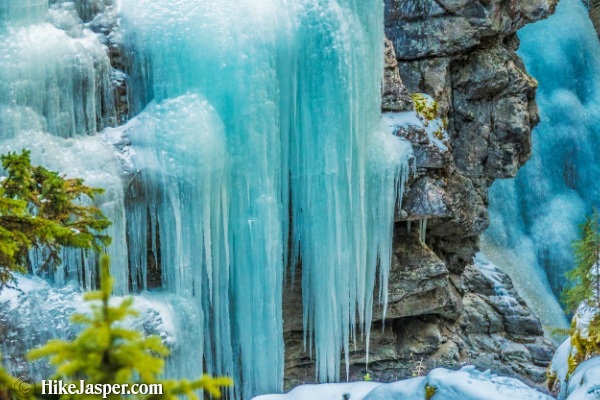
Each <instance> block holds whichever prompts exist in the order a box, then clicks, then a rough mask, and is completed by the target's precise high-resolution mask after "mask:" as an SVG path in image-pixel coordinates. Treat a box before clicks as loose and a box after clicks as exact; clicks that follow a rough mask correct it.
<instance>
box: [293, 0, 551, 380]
mask: <svg viewBox="0 0 600 400" xmlns="http://www.w3.org/2000/svg"><path fill="white" fill-rule="evenodd" d="M555 6H556V1H555V0H526V1H519V0H510V1H500V0H492V1H487V2H483V1H475V0H458V1H457V0H386V34H387V36H388V38H389V39H390V42H388V43H387V44H386V70H385V79H386V82H385V84H384V89H383V97H384V101H383V111H384V112H393V113H394V114H388V115H389V118H390V119H392V120H394V121H401V123H398V124H397V125H395V126H394V127H395V132H396V134H397V135H399V136H402V137H404V138H406V139H408V140H410V141H411V142H412V143H413V146H414V150H415V159H416V171H417V172H416V174H415V177H414V179H413V180H412V182H411V185H410V186H409V188H408V189H407V192H406V195H405V198H404V201H403V207H402V209H400V210H398V212H397V219H396V221H397V222H396V233H395V244H394V254H393V266H392V271H391V274H390V283H389V288H390V293H389V294H390V303H389V307H388V310H387V314H386V315H385V316H384V315H383V314H382V313H381V310H379V311H378V312H377V311H376V312H375V320H376V323H375V326H374V327H373V330H372V333H371V338H370V344H369V359H368V361H369V363H368V366H367V349H366V347H367V346H366V345H365V341H364V340H363V341H361V340H360V339H357V341H356V347H355V348H354V350H353V351H352V353H351V354H350V364H351V365H350V368H349V370H350V376H349V378H350V379H362V378H363V376H364V375H365V374H366V373H367V372H368V373H369V374H370V375H371V377H374V378H375V379H377V380H382V381H393V380H397V379H399V378H402V377H408V376H412V375H415V374H422V373H425V372H427V370H429V369H431V368H434V367H438V366H444V367H450V368H457V367H458V366H460V365H464V364H471V363H472V364H475V365H477V366H479V367H482V368H490V369H492V370H493V371H494V372H498V373H502V374H506V375H511V376H518V377H520V378H521V379H523V380H526V381H529V382H530V383H533V384H539V383H541V382H543V381H544V380H545V378H546V374H545V370H546V368H547V367H548V365H549V363H550V359H551V357H552V353H553V349H554V346H553V344H552V343H551V342H549V341H548V340H547V339H545V338H544V333H543V331H542V328H541V324H540V322H539V320H538V319H537V317H536V316H535V315H533V314H532V312H531V311H530V310H529V308H528V307H527V305H526V304H525V302H524V301H523V300H522V299H521V298H520V297H519V296H518V294H517V293H516V292H515V290H514V288H513V286H512V283H511V282H510V278H509V277H508V276H506V275H505V274H503V273H502V272H501V271H499V270H497V269H495V267H489V268H487V271H485V269H486V268H484V271H482V269H481V268H479V267H476V266H475V265H474V261H473V260H474V256H475V254H476V253H477V251H478V247H479V245H478V242H479V235H480V234H481V233H482V232H483V231H484V230H485V229H486V228H487V226H488V224H489V218H488V213H487V205H488V199H487V190H488V188H489V186H490V185H491V184H492V183H493V182H494V180H495V179H501V178H511V177H514V176H515V175H516V173H517V171H518V169H519V168H520V167H521V166H522V165H523V164H524V163H525V162H526V161H527V160H528V158H529V156H530V154H531V131H532V129H533V127H534V126H535V125H536V124H537V123H538V122H539V116H538V110H537V105H536V103H535V91H536V88H537V82H536V81H535V79H534V78H532V77H530V76H529V75H528V74H527V71H526V70H525V67H524V65H523V63H522V61H521V60H520V59H519V57H518V56H517V55H516V54H515V51H516V50H517V48H518V45H519V41H518V38H517V36H516V33H515V32H516V31H517V30H518V29H519V28H521V27H523V26H524V25H525V24H527V23H531V22H534V21H536V20H539V19H542V18H546V17H548V16H549V15H550V14H551V13H552V12H553V11H554V8H555ZM392 44H393V47H394V49H393V50H394V51H395V53H396V57H391V55H390V54H391V51H392V49H391V47H392ZM396 67H397V68H398V69H397V70H396ZM415 92H418V93H426V94H428V95H430V96H432V97H433V98H434V99H435V100H436V101H437V109H438V118H439V119H440V120H443V121H445V124H444V125H445V131H446V132H445V134H444V137H440V140H439V143H438V141H437V140H436V139H435V138H432V136H431V134H429V135H428V133H427V132H426V129H425V128H424V127H423V126H419V124H418V123H411V122H410V121H411V120H414V118H412V117H411V114H410V113H413V114H414V111H413V110H412V109H411V107H410V104H409V102H408V98H409V97H408V96H409V95H408V93H415ZM394 96H395V97H394ZM386 118H387V117H386ZM411 118H412V119H411ZM417 221H420V222H419V223H418V224H417ZM419 228H420V229H419ZM425 231H426V234H425ZM480 267H481V266H480ZM490 268H491V271H490ZM298 281H299V280H296V282H298ZM499 290H500V291H499ZM285 304H286V307H285V309H284V318H285V332H286V334H285V338H286V345H287V347H286V351H287V353H286V359H287V363H286V385H287V386H288V387H289V386H293V385H296V384H300V383H306V382H313V381H314V370H313V364H312V361H311V357H310V354H309V353H308V352H306V351H305V350H304V348H303V343H304V342H303V339H302V327H301V317H300V315H301V306H300V304H301V301H300V289H299V288H298V287H296V288H295V290H294V291H291V292H290V294H288V296H286V298H285Z"/></svg>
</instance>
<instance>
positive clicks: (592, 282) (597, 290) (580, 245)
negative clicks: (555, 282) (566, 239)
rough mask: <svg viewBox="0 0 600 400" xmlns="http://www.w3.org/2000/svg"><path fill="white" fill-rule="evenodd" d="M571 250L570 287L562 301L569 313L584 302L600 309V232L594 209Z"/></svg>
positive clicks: (582, 226)
mask: <svg viewBox="0 0 600 400" xmlns="http://www.w3.org/2000/svg"><path fill="white" fill-rule="evenodd" d="M573 248H574V252H575V268H574V269H573V270H571V271H569V272H568V273H567V278H568V280H569V281H570V285H569V286H568V287H567V288H566V289H565V290H564V291H563V301H564V303H565V305H566V307H567V310H568V311H570V312H575V311H576V310H577V307H579V305H580V304H581V303H584V302H585V303H586V304H587V305H588V306H590V307H597V308H598V309H600V270H599V267H600V266H599V263H600V232H599V226H598V213H597V212H596V210H595V209H594V211H593V213H592V215H591V216H589V217H588V218H587V219H586V220H585V222H584V223H583V224H581V226H580V238H579V240H577V241H575V242H574V244H573Z"/></svg>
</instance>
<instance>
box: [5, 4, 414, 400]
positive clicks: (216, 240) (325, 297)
mask: <svg viewBox="0 0 600 400" xmlns="http://www.w3.org/2000/svg"><path fill="white" fill-rule="evenodd" d="M3 1H4V2H3ZM102 2H104V3H111V1H110V0H98V1H93V2H85V3H83V2H80V1H77V2H74V3H73V2H68V1H55V2H51V3H52V5H51V6H50V7H49V8H48V6H47V5H46V4H45V3H44V5H43V7H42V6H40V4H41V3H37V2H35V3H34V2H31V1H24V2H23V1H19V2H13V1H10V2H8V3H7V2H6V0H0V10H1V11H2V14H0V15H1V16H2V18H3V20H2V22H3V23H2V24H1V25H0V86H1V87H2V90H0V132H1V133H0V152H6V151H8V150H20V149H21V148H25V147H26V148H30V149H31V150H32V158H33V161H34V163H36V164H42V165H45V166H47V167H48V168H51V169H54V170H59V171H61V172H62V173H65V174H66V175H67V176H79V177H83V178H84V179H85V180H86V183H87V184H90V185H93V186H99V187H103V188H105V189H106V193H105V194H104V195H103V196H102V197H101V198H100V199H99V203H100V205H101V206H102V208H103V210H104V211H105V213H106V214H107V216H108V217H109V218H110V219H111V220H112V221H113V226H112V227H111V228H110V230H109V232H108V233H109V234H110V235H111V236H112V238H113V243H112V244H111V246H110V247H109V249H108V251H109V253H110V254H111V255H112V266H111V268H112V273H113V275H115V277H116V280H117V282H118V286H117V287H116V292H117V293H118V294H125V293H127V292H129V291H133V292H134V293H137V292H144V291H146V290H151V289H158V290H162V291H163V292H165V296H167V297H168V299H169V300H168V302H167V303H168V304H167V306H168V308H169V313H172V314H174V315H177V316H181V318H178V319H177V323H175V322H174V323H173V326H175V328H174V329H173V332H174V336H175V337H176V340H177V343H178V347H177V348H176V349H174V352H173V356H172V357H171V359H170V361H169V363H168V372H167V373H168V375H170V376H175V377H187V378H196V377H197V376H198V375H199V374H201V372H202V369H203V367H205V369H206V372H208V373H213V374H225V375H230V376H232V377H234V378H235V380H236V386H235V388H234V389H233V390H234V391H235V392H234V396H235V397H236V398H244V399H247V398H250V397H251V396H253V395H256V394H261V393H267V392H274V391H280V390H282V385H283V371H284V348H283V347H284V346H283V321H282V318H283V317H282V296H283V291H284V287H285V285H287V284H291V283H290V282H287V281H286V279H285V276H286V275H287V276H293V275H294V274H293V273H289V274H288V273H287V272H286V270H287V268H288V267H290V268H296V267H298V268H302V282H301V284H302V287H303V312H304V325H305V332H306V348H307V350H308V351H310V352H311V354H313V355H314V358H315V361H316V364H317V378H318V379H320V380H322V381H332V380H338V379H339V378H340V359H342V358H343V357H344V356H345V357H346V358H347V357H348V355H349V350H350V345H351V343H352V341H353V340H368V338H369V330H370V326H371V315H372V310H371V309H372V306H373V304H372V303H373V291H374V288H375V286H376V282H377V281H378V280H379V282H380V285H379V287H380V288H381V292H380V293H379V300H380V302H381V303H383V304H384V305H385V304H386V303H387V290H386V288H387V279H388V275H389V268H390V258H391V245H392V232H393V221H394V212H395V207H396V205H397V202H398V199H399V198H401V194H402V192H403V190H404V184H405V181H406V179H407V177H408V174H409V162H410V159H411V158H412V148H411V146H410V144H409V143H407V142H406V141H403V140H402V139H399V138H396V137H394V136H392V134H391V133H390V131H389V129H388V128H387V127H385V126H384V125H382V124H381V121H380V118H381V115H380V114H381V111H380V101H381V97H380V90H381V81H382V73H383V3H382V2H380V1H378V0H369V1H354V0H302V1H291V0H239V1H223V0H206V1H198V0H177V1H173V0H122V1H121V2H120V3H118V4H117V5H118V7H117V8H118V10H119V12H120V17H121V23H122V25H121V26H122V29H123V31H122V32H121V33H122V34H121V35H119V36H118V37H119V38H120V40H121V41H122V42H121V43H119V45H120V46H122V48H123V49H124V50H125V51H127V52H128V58H130V59H131V60H133V64H132V65H130V66H129V67H130V70H129V71H128V72H130V73H131V76H130V77H129V78H130V79H129V80H128V83H129V87H128V89H129V91H130V95H131V96H130V97H131V100H132V102H131V104H130V111H131V116H130V117H131V120H130V121H129V123H127V124H126V125H124V126H122V127H118V128H109V127H110V126H112V125H113V124H115V106H114V103H113V91H112V90H113V88H112V86H111V85H112V82H111V78H112V77H113V76H114V71H112V69H111V65H110V62H109V59H108V56H107V48H106V47H105V46H104V45H102V44H101V42H100V41H99V40H98V37H97V36H96V35H95V34H94V33H92V32H91V31H90V30H88V29H86V27H85V26H86V25H85V24H84V23H83V22H82V19H83V21H87V20H88V19H90V18H91V16H92V14H93V13H94V10H95V9H96V8H97V7H98V6H99V5H102V4H101V3H102ZM17 5H18V6H19V7H29V6H31V9H32V10H34V9H35V10H38V11H40V15H39V18H36V17H34V16H33V14H34V13H33V11H31V13H30V12H25V11H23V12H22V13H21V12H20V13H17V12H16V11H15V9H16V8H15V7H16V6H17ZM38 6H39V7H38ZM36 7H38V8H36ZM30 14H31V16H30ZM114 39H117V36H115V37H114ZM40 60H44V61H43V62H40ZM101 131H103V133H102V134H99V133H100V132H101ZM36 257H37V256H36V254H35V253H34V254H32V255H31V259H32V267H33V270H34V272H36V273H39V272H40V271H37V268H36V265H37V264H38V263H37V262H36ZM63 264H64V265H63V266H61V267H60V268H59V269H58V270H57V271H56V273H54V274H49V273H42V274H41V275H42V276H44V277H46V278H48V279H49V280H51V281H52V283H53V284H55V285H56V286H58V287H60V286H61V285H65V284H68V282H69V281H71V282H72V281H77V282H78V283H79V287H81V288H83V289H86V290H87V289H91V288H93V287H94V285H95V282H96V276H95V264H96V259H95V257H94V256H85V255H84V254H83V253H82V252H80V251H66V252H65V254H64V263H63ZM297 284H300V282H297ZM59 292H60V291H59ZM60 293H62V292H60ZM57 296H59V297H60V296H62V295H60V294H58V295H57ZM65 296H66V295H65ZM67 297H69V296H67ZM65 302H67V303H68V298H67V299H65ZM161 304H163V303H161V302H156V303H155V306H156V307H162V306H161ZM167 306H164V307H167ZM187 317H189V318H187ZM186 318H187V320H185V319H186ZM28 324H29V325H28V326H27V327H26V328H24V329H25V330H27V332H29V333H30V337H42V336H43V335H41V336H40V335H37V336H36V333H35V329H36V324H35V323H30V322H28ZM52 334H57V332H56V331H52ZM34 344H35V345H37V344H39V343H32V345H34ZM346 365H348V363H346Z"/></svg>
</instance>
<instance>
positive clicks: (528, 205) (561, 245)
mask: <svg viewBox="0 0 600 400" xmlns="http://www.w3.org/2000/svg"><path fill="white" fill-rule="evenodd" d="M519 36H520V38H521V50H520V55H521V57H522V58H523V60H524V61H525V64H526V65H527V69H528V71H529V72H530V73H531V75H533V76H534V77H535V78H536V79H537V80H538V81H539V89H538V95H537V101H538V104H539V107H540V112H541V123H540V125H539V126H538V127H537V128H536V129H535V130H534V132H533V156H532V158H531V160H530V161H529V162H528V163H527V164H526V165H525V167H524V168H523V169H522V170H521V171H520V172H519V174H518V176H517V178H516V179H514V180H507V181H497V182H496V183H495V184H494V186H493V187H492V190H491V198H490V202H491V208H490V216H491V219H492V223H491V227H490V229H489V230H488V232H487V233H486V237H485V242H484V251H485V252H486V254H487V255H488V256H489V257H490V258H491V259H492V260H493V261H494V262H495V263H496V264H497V265H499V266H501V267H503V268H504V267H509V268H512V270H509V272H510V273H511V276H512V277H513V279H515V281H516V282H515V284H516V285H519V286H521V289H522V293H524V297H528V299H527V300H528V301H529V302H530V303H533V305H534V308H535V309H536V311H537V312H538V314H540V316H541V317H542V319H543V322H544V323H545V324H546V325H549V326H550V327H554V326H558V325H560V323H561V321H560V319H559V318H557V316H558V315H559V314H560V309H559V306H558V304H557V303H556V301H555V298H554V296H553V293H554V294H559V293H560V292H561V290H562V288H563V285H564V282H565V278H564V273H565V272H566V271H568V270H569V269H571V268H572V267H573V255H572V247H571V242H572V241H573V240H574V239H576V238H577V233H578V228H577V225H578V224H579V223H580V222H582V220H583V219H584V218H585V216H586V214H587V213H589V212H590V211H591V207H592V206H593V205H596V206H598V202H599V200H600V197H599V195H600V186H598V184H597V176H598V174H599V173H600V155H599V153H598V148H599V147H598V146H599V145H600V124H599V123H598V121H599V119H598V118H599V117H598V116H599V115H600V77H599V75H598V70H599V69H600V43H599V42H598V38H597V35H596V32H595V30H594V28H593V26H592V23H591V22H590V20H589V18H588V16H587V10H586V8H585V6H584V5H583V4H582V3H581V1H579V0H562V1H561V2H560V3H559V5H558V8H557V11H556V14H555V15H554V16H552V17H550V18H549V19H548V20H546V21H542V22H538V23H535V24H533V25H531V26H528V27H526V28H525V29H523V30H522V31H521V33H520V35H519ZM540 37H543V38H544V45H540ZM493 253H495V254H493ZM505 269H506V268H505ZM534 282H535V283H534ZM520 293H521V292H520Z"/></svg>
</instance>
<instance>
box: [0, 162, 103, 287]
mask: <svg viewBox="0 0 600 400" xmlns="http://www.w3.org/2000/svg"><path fill="white" fill-rule="evenodd" d="M0 160H1V162H2V168H3V169H4V171H5V176H4V177H3V178H2V181H0V289H2V288H3V287H4V286H6V285H7V284H10V283H11V282H14V273H15V272H25V271H26V268H27V262H28V261H27V259H28V252H29V251H30V250H31V249H36V250H38V252H39V253H40V254H41V255H42V257H43V260H44V263H43V265H42V268H53V267H55V266H57V265H59V264H60V262H61V257H60V251H61V249H62V248H63V247H73V248H80V249H89V250H93V251H100V250H102V248H104V247H105V246H108V244H110V237H108V236H106V235H102V234H100V233H99V232H101V231H103V230H105V229H106V228H108V227H109V226H110V224H111V223H110V221H109V220H108V219H106V217H105V216H104V214H103V213H102V212H101V211H100V210H99V209H98V208H97V207H95V206H93V205H85V202H90V200H93V199H94V198H95V197H96V196H97V195H98V194H101V193H102V192H103V190H102V189H96V188H91V187H89V186H86V185H84V184H83V180H82V179H66V178H65V177H64V176H61V175H59V174H58V173H57V172H53V171H49V170H47V169H46V168H44V167H41V166H32V165H31V158H30V152H29V151H27V150H23V151H22V152H21V154H17V153H12V152H11V153H8V154H6V155H3V156H1V157H0Z"/></svg>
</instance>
